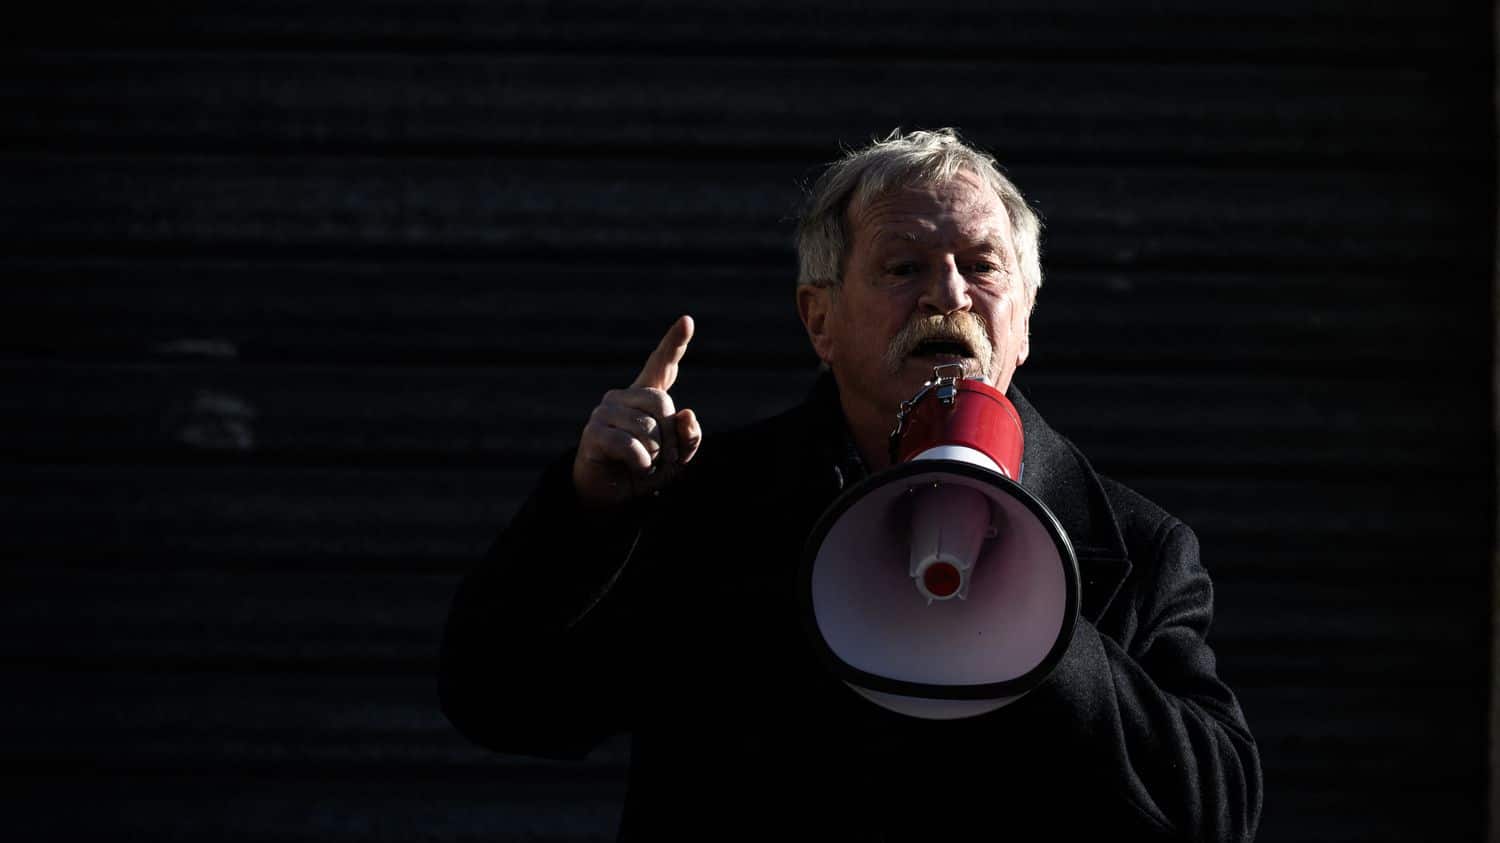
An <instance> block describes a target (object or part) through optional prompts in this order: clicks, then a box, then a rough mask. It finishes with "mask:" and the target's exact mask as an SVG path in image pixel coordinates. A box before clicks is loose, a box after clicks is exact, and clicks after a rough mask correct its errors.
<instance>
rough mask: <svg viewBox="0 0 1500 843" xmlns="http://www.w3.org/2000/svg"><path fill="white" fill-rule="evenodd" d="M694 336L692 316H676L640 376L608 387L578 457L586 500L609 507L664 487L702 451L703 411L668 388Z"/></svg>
mask: <svg viewBox="0 0 1500 843" xmlns="http://www.w3.org/2000/svg"><path fill="white" fill-rule="evenodd" d="M692 338H693V318H692V317H691V316H683V317H681V318H679V319H678V320H677V321H676V322H673V323H672V327H671V328H668V329H667V333H666V335H665V336H663V337H662V338H661V342H660V343H659V344H658V345H657V346H656V350H655V351H653V352H651V356H650V357H648V358H646V365H645V366H643V367H642V368H641V373H640V374H639V375H637V376H636V379H635V381H634V382H633V383H631V384H630V386H629V387H627V388H625V389H611V390H610V391H609V392H606V393H604V398H603V399H602V400H600V402H599V406H597V407H595V408H594V412H593V413H592V414H591V415H590V416H589V421H588V424H587V425H585V426H584V428H583V435H582V436H581V437H580V438H579V440H578V456H577V457H575V458H574V460H573V487H574V488H575V489H576V490H577V491H578V499H579V500H580V501H582V502H583V503H584V504H586V505H589V506H594V507H608V506H612V505H617V504H621V503H624V502H626V501H629V500H631V499H633V498H636V497H639V496H641V495H644V494H648V493H650V492H653V491H655V490H657V489H660V488H662V487H663V486H665V485H666V484H668V483H670V482H671V481H672V478H673V477H675V476H676V475H677V473H678V471H679V470H680V469H681V467H682V466H684V465H686V464H687V462H688V461H689V460H691V459H692V458H693V455H694V454H696V453H697V452H698V445H699V444H700V443H702V441H703V430H702V428H700V427H699V426H698V417H697V416H695V415H694V414H693V411H692V410H686V409H684V410H678V409H677V408H676V407H675V406H674V405H673V403H672V396H671V395H669V394H668V393H667V390H669V389H671V388H672V384H674V383H676V382H677V367H678V364H679V363H681V362H682V356H683V355H684V354H686V353H687V347H688V342H689V341H690V340H692Z"/></svg>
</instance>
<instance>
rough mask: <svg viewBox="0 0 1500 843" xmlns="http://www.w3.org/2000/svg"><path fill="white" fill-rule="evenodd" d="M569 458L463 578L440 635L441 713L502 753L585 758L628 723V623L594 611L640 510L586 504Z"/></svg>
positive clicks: (623, 559)
mask: <svg viewBox="0 0 1500 843" xmlns="http://www.w3.org/2000/svg"><path fill="white" fill-rule="evenodd" d="M571 465H572V455H571V454H570V455H569V458H568V459H567V460H566V461H559V462H558V463H557V464H555V465H553V466H552V467H551V468H549V469H548V470H547V471H546V473H544V474H543V475H542V481H541V483H540V484H539V485H538V487H537V489H536V491H535V492H534V493H533V494H532V496H531V498H530V499H528V500H527V502H526V504H525V505H524V506H523V507H522V508H521V510H520V512H519V513H518V514H517V515H516V517H515V519H514V520H512V522H511V524H510V526H508V527H507V528H506V529H505V530H504V531H503V532H502V533H501V534H500V536H499V538H498V539H496V541H495V543H494V545H493V546H492V547H491V549H490V552H489V553H488V554H487V556H486V558H485V560H484V562H483V563H482V564H481V565H480V566H479V567H477V568H476V569H475V570H474V571H472V572H471V573H470V574H469V575H468V576H467V577H466V578H465V579H464V581H463V583H462V584H461V585H460V586H459V589H458V593H457V594H456V596H455V597H454V600H453V606H452V609H451V610H450V612H449V615H448V624H447V628H446V630H445V631H444V635H443V649H442V657H441V667H440V673H439V693H440V696H441V700H442V705H443V711H444V713H445V714H446V715H447V716H448V719H449V721H451V722H452V723H453V725H454V726H455V727H457V728H458V730H459V731H460V732H462V733H463V734H464V735H465V736H466V737H468V738H469V739H470V740H473V741H474V742H476V743H478V744H481V745H483V746H486V747H489V748H490V749H494V750H497V751H500V752H509V753H520V754H526V755H538V756H542V757H549V758H572V759H577V758H582V757H583V756H584V755H586V754H587V753H588V752H589V750H590V749H592V748H593V747H594V746H595V745H597V744H598V743H599V742H600V741H602V740H604V739H605V738H607V737H609V736H610V735H611V734H614V733H615V732H617V731H620V730H621V729H622V728H623V721H624V712H623V711H621V707H620V705H618V701H617V699H616V691H617V689H618V688H619V687H620V686H619V683H618V682H617V681H616V679H615V677H616V675H617V672H618V670H619V666H620V665H621V664H622V663H623V662H624V660H625V659H626V657H627V655H628V645H627V643H626V639H625V638H624V633H625V630H619V629H612V628H611V627H613V626H614V624H613V623H612V620H613V617H612V613H611V612H609V611H608V610H607V608H606V611H603V612H600V613H597V614H596V613H595V612H593V611H592V610H593V609H594V608H595V607H596V606H597V604H598V603H599V601H600V600H601V599H602V598H603V597H604V595H605V594H606V593H607V592H608V590H609V588H610V586H611V585H612V584H613V582H614V581H615V579H616V578H618V576H619V575H620V574H621V572H622V571H623V569H624V567H625V565H627V564H628V559H629V555H630V551H631V549H632V547H633V545H634V542H635V540H636V537H637V536H638V533H639V526H638V522H639V520H640V518H641V517H642V509H641V507H632V508H629V509H626V510H611V511H608V512H599V511H592V510H589V509H587V508H585V507H584V506H583V505H581V504H580V502H579V501H578V498H577V496H576V493H575V492H574V490H573V487H572V481H571Z"/></svg>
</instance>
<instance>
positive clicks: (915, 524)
mask: <svg viewBox="0 0 1500 843" xmlns="http://www.w3.org/2000/svg"><path fill="white" fill-rule="evenodd" d="M1022 435H1023V434H1022V430H1021V421H1020V417H1019V415H1017V413H1016V411H1015V408H1014V407H1013V406H1012V405H1011V403H1010V402H1009V401H1007V400H1006V399H1005V396H1004V395H1003V394H1002V393H1001V392H999V391H998V390H996V389H994V388H993V387H990V386H989V385H987V384H985V383H984V382H982V381H980V380H965V379H963V377H962V369H961V368H960V367H958V366H940V367H938V368H937V369H936V370H935V371H934V377H933V379H932V380H931V381H928V382H927V384H926V385H924V386H923V388H922V390H921V391H920V392H918V393H917V395H916V396H915V397H913V398H912V399H911V400H910V401H907V402H905V403H903V404H902V407H901V413H900V415H899V417H898V419H897V425H896V430H895V431H894V432H893V433H892V434H891V451H892V462H893V465H892V467H891V468H890V469H887V470H886V471H883V472H880V473H879V474H877V475H875V476H873V477H870V478H869V479H867V480H865V481H864V482H862V483H860V484H858V485H857V486H855V487H853V488H852V489H850V490H848V491H847V492H845V493H844V494H843V495H842V496H840V497H839V499H838V500H837V501H835V502H834V504H833V506H832V507H830V508H829V510H828V511H827V512H825V513H824V514H823V517H822V518H821V519H820V520H819V522H818V524H817V526H816V527H815V528H814V529H813V532H812V535H811V536H810V537H809V540H808V545H807V550H806V553H805V554H804V558H803V564H802V571H801V576H800V578H799V580H798V589H799V598H800V600H801V603H802V608H803V612H804V619H805V621H806V626H807V629H808V632H809V636H810V638H811V640H812V644H813V647H814V649H815V650H816V651H817V652H818V654H819V655H820V656H821V657H822V659H823V661H824V663H825V664H826V665H827V666H828V667H829V668H830V669H831V670H832V671H833V672H834V674H835V675H836V676H838V677H839V678H840V679H842V680H843V681H844V682H845V683H846V684H848V685H849V686H850V687H851V688H853V689H854V690H855V691H857V692H858V693H859V694H861V695H862V696H864V697H866V698H867V699H869V700H871V701H872V702H875V703H876V704H878V705H880V706H882V707H884V708H887V709H890V710H891V711H895V712H898V713H901V714H907V715H911V716H913V717H922V718H928V719H953V718H959V717H972V716H975V715H978V714H983V713H985V712H989V711H993V710H995V709H997V708H1000V707H1001V706H1004V705H1006V704H1007V703H1010V702H1013V701H1014V700H1016V699H1019V698H1020V697H1021V696H1022V695H1023V694H1025V693H1026V692H1028V691H1030V690H1031V689H1033V688H1035V687H1036V686H1037V685H1039V684H1041V682H1042V680H1044V679H1045V678H1046V677H1047V674H1048V673H1050V672H1051V670H1052V668H1053V667H1054V666H1055V665H1056V664H1057V662H1058V660H1060V659H1061V658H1062V654H1063V652H1064V651H1065V650H1066V649H1067V646H1068V642H1069V641H1070V640H1071V639H1072V637H1073V626H1074V623H1075V622H1076V619H1077V616H1078V599H1079V593H1078V565H1077V561H1076V559H1075V557H1074V554H1073V548H1072V546H1071V545H1070V544H1069V542H1068V538H1067V535H1066V533H1064V532H1063V529H1062V527H1061V525H1060V524H1058V522H1057V518H1056V516H1054V515H1053V514H1052V513H1051V512H1050V511H1049V510H1048V509H1047V507H1046V506H1045V505H1043V504H1042V502H1041V501H1040V500H1038V499H1037V498H1036V497H1035V496H1034V495H1032V494H1031V493H1030V492H1027V491H1026V490H1024V489H1022V488H1021V486H1020V485H1019V484H1018V483H1017V482H1016V480H1018V479H1019V476H1020V473H1021V452H1022V443H1023V439H1022Z"/></svg>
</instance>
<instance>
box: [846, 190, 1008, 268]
mask: <svg viewBox="0 0 1500 843" xmlns="http://www.w3.org/2000/svg"><path fill="white" fill-rule="evenodd" d="M853 210H854V209H851V211H853ZM849 221H850V223H851V227H852V228H853V230H854V232H855V237H854V239H855V240H863V241H866V242H885V241H890V240H895V241H898V242H919V243H928V242H945V241H959V242H964V243H977V242H993V243H995V244H996V245H999V246H1001V247H1002V248H1004V249H1005V250H1006V251H1010V236H1009V235H1010V219H1009V217H1008V216H1007V215H1006V213H1005V206H1004V205H1003V204H1002V203H1001V202H1000V199H999V197H997V196H994V195H992V192H991V191H989V190H987V189H985V188H984V187H982V186H980V185H975V184H973V183H970V182H968V181H967V180H964V181H959V180H955V181H953V182H947V183H944V184H937V185H917V186H908V187H905V188H900V189H897V190H893V191H887V192H886V193H884V194H881V195H880V196H877V197H876V198H875V199H874V200H872V201H871V202H870V203H869V204H868V205H866V206H865V207H864V208H862V209H859V211H858V212H857V213H851V214H850V220H849Z"/></svg>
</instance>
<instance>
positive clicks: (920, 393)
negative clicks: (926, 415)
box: [890, 363, 984, 463]
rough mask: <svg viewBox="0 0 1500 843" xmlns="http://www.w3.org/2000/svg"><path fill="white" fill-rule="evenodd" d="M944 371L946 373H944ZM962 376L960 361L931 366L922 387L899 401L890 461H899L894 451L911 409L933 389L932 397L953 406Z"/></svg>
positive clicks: (962, 366)
mask: <svg viewBox="0 0 1500 843" xmlns="http://www.w3.org/2000/svg"><path fill="white" fill-rule="evenodd" d="M945 371H946V372H947V374H944V372H945ZM963 378H964V364H962V363H942V364H939V365H937V366H933V367H932V377H931V378H930V379H929V380H927V381H926V382H924V383H923V384H922V388H921V389H919V390H917V394H916V395H913V396H912V397H910V398H908V399H906V400H905V401H902V402H901V408H900V409H899V410H897V412H896V428H895V429H894V430H892V431H891V440H890V441H891V462H893V463H895V462H900V461H901V458H900V456H899V455H898V454H897V452H896V451H897V446H898V445H899V444H900V442H901V434H902V433H903V432H904V431H905V430H906V420H907V418H908V417H909V416H910V415H911V412H912V410H913V409H914V408H915V407H916V406H917V405H918V404H920V403H922V399H924V398H926V397H927V396H928V394H929V393H933V392H934V390H935V391H936V392H935V395H934V397H936V398H937V400H938V401H939V402H940V403H941V404H943V406H945V407H951V406H953V402H954V400H955V399H957V398H958V382H959V381H960V380H963ZM975 380H978V381H980V382H983V381H984V378H982V377H979V378H975Z"/></svg>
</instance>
